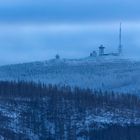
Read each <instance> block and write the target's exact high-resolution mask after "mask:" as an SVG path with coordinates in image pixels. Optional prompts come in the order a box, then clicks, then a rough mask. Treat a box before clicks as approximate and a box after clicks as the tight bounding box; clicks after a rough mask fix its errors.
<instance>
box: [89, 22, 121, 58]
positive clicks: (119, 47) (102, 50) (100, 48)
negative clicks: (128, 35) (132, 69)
mask: <svg viewBox="0 0 140 140" xmlns="http://www.w3.org/2000/svg"><path fill="white" fill-rule="evenodd" d="M121 54H122V28H121V23H120V29H119V45H118V52H113V53H106V52H105V47H104V46H103V45H100V46H99V52H98V53H97V52H96V51H93V52H91V53H90V57H96V56H120V55H121Z"/></svg>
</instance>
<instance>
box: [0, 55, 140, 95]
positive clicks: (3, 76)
mask: <svg viewBox="0 0 140 140" xmlns="http://www.w3.org/2000/svg"><path fill="white" fill-rule="evenodd" d="M0 80H25V81H35V82H39V81H40V82H43V83H47V84H48V83H51V84H59V85H64V84H65V85H70V86H78V87H82V88H87V87H88V88H92V89H102V90H108V91H112V90H113V91H116V92H125V93H128V92H129V93H137V94H139V91H140V86H139V85H140V62H139V61H134V60H130V59H124V58H121V57H115V56H114V57H94V58H90V57H89V58H83V59H60V60H56V59H52V60H48V61H44V62H33V63H24V64H16V65H8V66H1V67H0Z"/></svg>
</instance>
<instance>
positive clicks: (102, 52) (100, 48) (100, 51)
mask: <svg viewBox="0 0 140 140" xmlns="http://www.w3.org/2000/svg"><path fill="white" fill-rule="evenodd" d="M104 49H105V47H104V46H103V45H101V46H100V47H99V56H102V55H104Z"/></svg>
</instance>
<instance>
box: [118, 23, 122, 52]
mask: <svg viewBox="0 0 140 140" xmlns="http://www.w3.org/2000/svg"><path fill="white" fill-rule="evenodd" d="M118 53H119V55H121V54H122V23H120V30H119V48H118Z"/></svg>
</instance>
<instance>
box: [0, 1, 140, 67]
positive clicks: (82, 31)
mask: <svg viewBox="0 0 140 140" xmlns="http://www.w3.org/2000/svg"><path fill="white" fill-rule="evenodd" d="M139 5H140V1H138V0H135V1H134V0H133V1H132V0H129V1H126V0H104V1H103V0H38V1H37V0H20V1H19V0H4V1H0V64H1V65H3V64H10V63H21V62H28V61H35V60H45V59H50V58H52V57H54V55H55V54H56V53H59V54H60V55H61V57H68V58H76V57H78V58H80V57H86V56H87V55H89V52H90V51H92V50H94V49H97V47H98V46H99V45H100V44H104V45H105V46H106V47H107V49H106V51H116V49H117V46H118V30H119V23H120V22H122V23H123V24H122V27H123V47H124V53H125V55H127V56H131V57H139V52H140V41H139V37H140V17H139V13H140V8H139Z"/></svg>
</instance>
